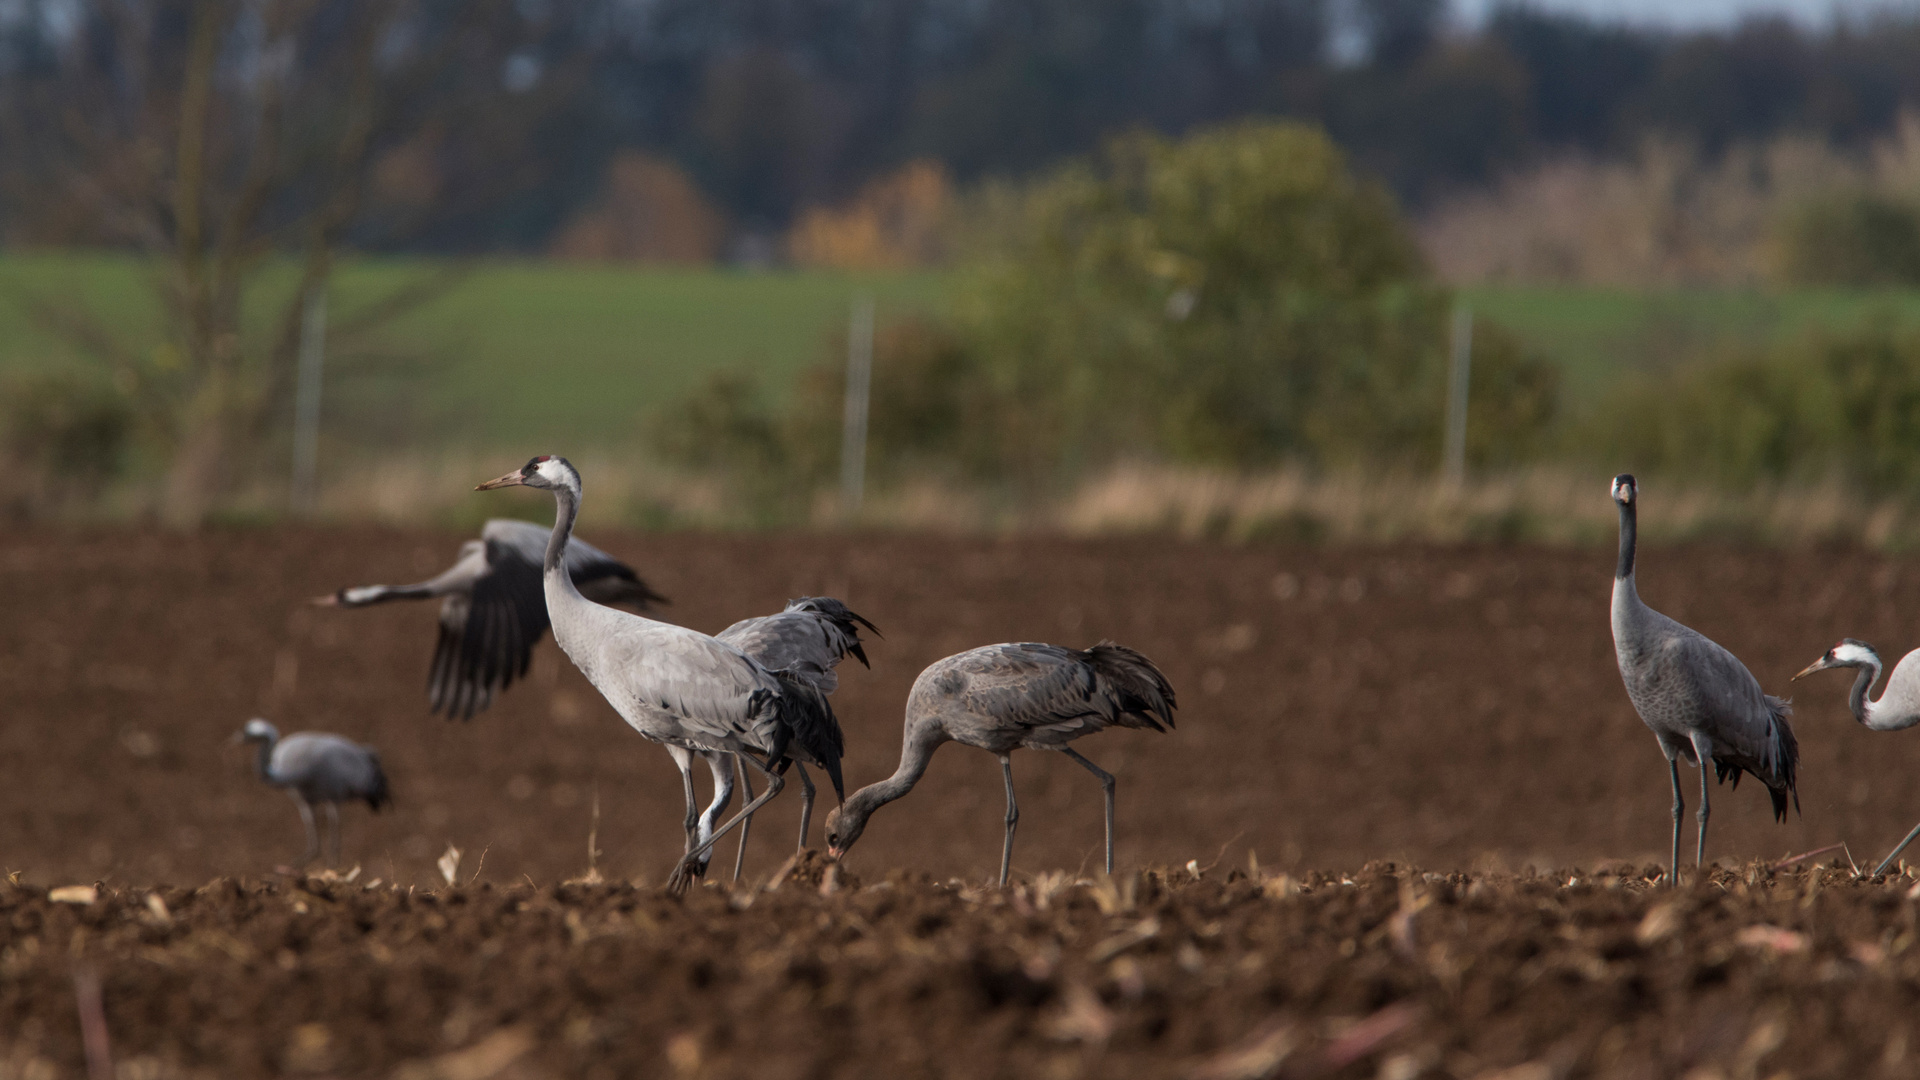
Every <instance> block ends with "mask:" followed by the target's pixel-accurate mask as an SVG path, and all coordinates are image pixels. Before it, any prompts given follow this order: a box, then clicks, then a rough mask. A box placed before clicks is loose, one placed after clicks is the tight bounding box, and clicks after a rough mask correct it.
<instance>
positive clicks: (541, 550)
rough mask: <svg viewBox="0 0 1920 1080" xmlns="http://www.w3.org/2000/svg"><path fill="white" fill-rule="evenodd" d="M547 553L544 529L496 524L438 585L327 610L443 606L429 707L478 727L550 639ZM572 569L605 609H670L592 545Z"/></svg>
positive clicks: (380, 588) (333, 601)
mask: <svg viewBox="0 0 1920 1080" xmlns="http://www.w3.org/2000/svg"><path fill="white" fill-rule="evenodd" d="M546 545H547V530H546V529H545V528H542V527H541V526H539V525H535V524H534V523H532V522H530V521H516V520H512V519H509V518H494V519H493V520H491V521H488V522H487V523H486V525H485V526H484V527H483V528H482V529H481V530H480V539H478V540H469V541H467V542H466V543H464V544H462V545H461V546H460V557H459V559H457V560H456V561H455V562H454V564H453V565H452V566H451V567H448V568H447V569H446V570H445V571H444V572H442V573H441V574H440V575H439V576H437V577H434V578H431V579H429V580H427V581H423V582H420V583H418V584H414V585H359V586H350V587H347V588H343V589H340V590H339V591H338V592H335V593H334V594H333V595H332V596H326V597H321V598H320V599H319V601H318V602H319V603H322V604H329V605H334V606H338V607H368V606H371V605H374V604H381V603H386V602H388V601H392V600H425V599H432V598H435V597H438V598H439V599H440V635H439V641H438V644H437V645H436V646H435V648H434V653H433V662H432V663H431V664H430V665H429V667H428V673H427V700H428V703H429V705H430V707H431V709H432V711H433V712H436V713H445V714H446V716H447V717H448V718H449V719H453V718H456V717H457V718H459V719H462V720H465V719H469V718H471V717H472V716H474V715H475V714H477V713H480V712H483V711H485V710H486V708H487V707H488V706H490V705H492V704H493V699H494V696H495V695H497V694H499V693H500V692H502V691H504V690H505V689H506V688H507V687H509V686H511V685H512V684H513V682H514V680H515V679H517V678H520V677H522V676H524V675H525V674H526V673H527V666H528V664H529V663H531V662H532V659H533V647H534V646H535V645H538V644H539V643H540V638H541V635H543V634H545V633H546V632H547V625H548V620H547V604H546V596H545V594H544V592H543V591H542V589H541V585H540V568H541V564H542V560H543V558H544V556H545V552H546ZM567 568H568V570H569V571H570V572H571V573H572V575H573V581H574V585H575V586H576V587H577V588H578V589H579V590H580V591H581V593H582V594H583V595H585V596H587V597H588V598H589V599H592V600H594V601H597V602H599V603H603V604H631V605H633V606H635V607H638V608H639V609H641V610H648V609H649V608H650V607H651V606H652V605H654V604H662V603H665V602H666V597H664V596H661V595H660V594H659V593H657V592H655V591H654V590H653V589H652V588H651V587H649V586H648V585H647V583H646V582H644V581H642V580H640V577H639V575H637V574H635V573H634V572H633V569H632V568H631V567H629V566H627V565H626V564H625V563H623V562H621V561H620V560H618V559H616V558H614V557H613V556H611V555H609V554H607V553H606V552H604V551H601V550H600V549H599V548H596V547H594V546H593V545H591V544H588V543H586V542H585V541H581V540H576V541H574V542H573V543H572V544H571V545H570V546H569V547H568V550H567Z"/></svg>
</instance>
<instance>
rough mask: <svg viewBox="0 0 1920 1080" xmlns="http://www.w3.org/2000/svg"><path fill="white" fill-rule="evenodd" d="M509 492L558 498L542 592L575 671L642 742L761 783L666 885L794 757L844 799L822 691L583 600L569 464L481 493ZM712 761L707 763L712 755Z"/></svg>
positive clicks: (677, 629)
mask: <svg viewBox="0 0 1920 1080" xmlns="http://www.w3.org/2000/svg"><path fill="white" fill-rule="evenodd" d="M516 486H525V487H534V488H540V489H543V490H547V491H551V492H553V499H554V509H555V513H554V522H553V532H552V534H551V536H549V538H548V541H547V548H546V552H545V555H544V557H543V559H542V564H541V565H542V569H541V584H542V588H543V590H544V591H545V594H546V600H547V614H548V617H549V618H550V619H551V621H552V624H553V637H554V640H555V641H557V642H558V643H559V645H560V648H561V650H562V651H564V652H565V653H566V654H567V657H568V658H569V659H571V660H572V661H573V663H574V666H576V667H578V668H579V669H580V672H581V674H583V675H585V676H586V677H587V681H588V682H591V683H592V684H593V685H594V688H595V689H597V690H599V691H600V693H601V696H603V697H605V698H606V699H607V703H608V704H609V705H612V706H613V708H614V711H615V712H617V713H619V714H620V716H621V718H622V719H624V720H626V722H627V723H628V724H629V725H631V726H632V727H633V729H634V730H635V731H638V732H639V733H640V734H641V735H643V736H645V737H646V738H648V739H651V740H652V741H654V742H657V743H661V744H663V745H665V746H666V747H667V748H668V749H669V750H679V751H685V752H688V753H697V754H703V755H712V754H737V755H739V757H740V759H741V760H743V761H746V762H747V763H748V764H750V765H751V766H752V767H753V768H755V769H758V770H760V772H761V773H762V774H764V775H765V776H766V778H767V789H766V791H765V792H764V793H762V794H761V795H760V797H759V798H757V799H754V800H752V801H750V802H748V803H747V805H746V807H745V808H744V809H742V810H741V811H740V813H739V814H736V815H734V817H733V819H732V820H731V821H729V822H727V823H726V824H725V825H722V826H720V827H719V828H717V829H714V830H713V831H712V832H711V833H710V834H709V835H707V836H705V837H703V838H701V839H700V842H699V843H698V844H697V845H696V844H691V843H690V844H689V848H690V850H689V851H687V853H686V854H685V855H684V856H683V857H682V858H681V860H680V861H679V863H677V864H676V865H675V866H674V869H673V874H672V875H671V876H670V877H669V879H668V885H669V887H670V888H671V889H673V890H674V891H682V890H684V889H685V888H686V887H687V885H688V884H690V883H691V881H692V879H693V877H694V876H695V875H697V874H698V873H699V872H700V870H701V869H703V868H704V866H705V859H706V853H707V851H708V850H710V849H711V847H712V845H713V843H714V841H716V840H718V839H719V838H720V837H722V836H724V835H726V834H727V833H728V832H729V831H731V830H732V829H733V827H734V826H735V825H738V824H739V823H740V821H741V819H742V818H743V817H745V816H747V815H750V814H751V813H752V812H753V811H755V810H757V809H759V808H760V807H761V806H762V805H764V804H765V803H766V801H767V800H769V799H771V798H773V797H774V796H776V795H778V794H779V793H780V789H781V788H782V787H783V786H784V782H783V781H782V779H781V777H780V773H779V772H778V771H777V770H778V769H780V768H783V767H784V766H785V764H786V762H787V761H788V760H789V759H792V760H795V761H799V762H802V763H805V764H809V765H817V766H819V767H820V768H822V769H824V770H825V771H826V773H827V778H828V779H829V780H831V781H833V786H834V792H835V793H836V794H837V795H840V796H841V797H843V798H844V795H845V792H844V789H843V787H842V783H841V779H840V756H841V752H842V750H843V741H842V737H841V734H840V723H839V721H838V720H836V719H835V718H834V715H833V709H832V707H831V706H829V705H828V704H827V699H826V696H825V695H824V694H822V693H820V692H819V691H818V690H816V689H814V688H813V686H811V685H810V684H808V683H807V682H805V681H804V680H802V679H799V678H796V677H794V676H793V675H792V674H790V673H788V672H783V671H769V670H768V669H767V668H765V667H763V666H761V665H760V664H759V663H758V662H756V661H755V660H753V659H752V658H751V657H749V656H748V655H747V654H746V653H744V652H742V651H741V650H740V649H739V648H738V647H737V646H734V645H729V644H727V643H726V642H723V641H720V640H718V639H716V638H713V637H709V636H708V635H706V634H702V633H700V632H699V631H697V630H689V629H687V628H686V627H684V626H674V625H672V624H671V623H663V622H658V621H656V620H653V619H649V618H646V617H645V616H642V615H634V614H630V613H628V612H624V611H618V610H616V609H614V608H610V607H606V606H604V605H601V604H596V603H594V602H593V601H591V600H588V599H587V598H586V597H584V596H582V595H581V594H580V590H579V589H578V588H577V587H575V585H574V583H573V578H572V576H571V575H570V574H568V573H567V572H566V570H565V569H563V567H564V566H565V565H566V563H565V560H566V552H567V543H568V538H569V537H570V536H571V535H572V533H573V523H574V519H575V518H576V517H577V516H578V515H579V513H580V497H581V483H580V473H579V472H578V471H577V470H576V469H574V467H573V466H572V465H571V464H569V463H568V462H567V459H565V458H561V457H549V456H546V455H542V456H540V457H536V458H534V459H533V460H531V461H529V462H527V463H526V465H524V466H522V467H521V468H520V469H519V470H517V471H515V472H510V473H508V474H506V475H505V476H501V477H498V478H496V479H493V480H489V481H487V482H486V483H484V484H481V485H480V486H479V487H478V489H477V490H480V491H488V490H492V489H494V488H503V487H516ZM756 755H758V756H756ZM675 756H676V760H678V757H679V755H678V754H676V755H675ZM708 762H709V766H710V767H711V766H712V765H713V758H711V757H709V758H708ZM715 780H716V782H718V780H719V771H718V769H716V771H715Z"/></svg>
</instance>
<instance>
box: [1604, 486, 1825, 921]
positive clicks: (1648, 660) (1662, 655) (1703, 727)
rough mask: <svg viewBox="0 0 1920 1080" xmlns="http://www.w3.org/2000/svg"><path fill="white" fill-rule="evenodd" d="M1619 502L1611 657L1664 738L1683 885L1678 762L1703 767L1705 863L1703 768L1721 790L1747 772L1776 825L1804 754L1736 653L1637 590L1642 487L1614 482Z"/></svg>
mask: <svg viewBox="0 0 1920 1080" xmlns="http://www.w3.org/2000/svg"><path fill="white" fill-rule="evenodd" d="M1613 501H1614V502H1615V503H1618V504H1619V506H1620V561H1619V563H1618V565H1617V567H1616V568H1615V570H1614V575H1613V651H1614V655H1615V656H1616V657H1617V658H1618V660H1619V661H1620V678H1621V680H1622V681H1624V682H1625V683H1626V685H1627V697H1628V698H1629V699H1631V700H1632V701H1633V708H1634V711H1636V712H1638V713H1639V714H1640V719H1641V720H1643V721H1645V722H1646V725H1647V727H1649V728H1651V729H1653V734H1654V737H1655V738H1657V739H1659V740H1660V750H1661V752H1662V753H1664V754H1666V755H1667V774H1668V777H1669V778H1670V779H1671V780H1672V782H1673V856H1672V863H1671V865H1672V872H1671V874H1670V880H1669V882H1668V884H1670V885H1671V884H1678V882H1679V880H1680V815H1681V814H1682V813H1683V812H1684V811H1685V810H1686V804H1685V800H1684V799H1682V797H1681V795H1680V766H1679V760H1680V759H1681V758H1683V757H1684V758H1685V759H1686V761H1687V764H1689V765H1694V766H1697V767H1698V768H1699V769H1700V811H1699V815H1698V816H1699V822H1700V831H1699V837H1698V840H1697V841H1696V847H1695V849H1694V854H1693V864H1694V865H1695V866H1699V865H1700V864H1701V862H1702V859H1703V858H1704V856H1705V852H1706V849H1707V816H1708V813H1709V809H1708V802H1707V762H1708V761H1709V760H1711V761H1712V762H1713V769H1714V773H1715V775H1716V776H1717V777H1718V779H1719V780H1720V782H1722V783H1724V782H1725V781H1726V779H1727V777H1728V775H1731V776H1732V777H1733V786H1734V788H1735V789H1738V788H1739V786H1740V774H1741V773H1742V772H1749V773H1752V774H1753V777H1754V779H1756V780H1758V781H1760V782H1761V783H1763V784H1765V785H1766V786H1767V793H1768V794H1769V795H1771V796H1772V798H1773V817H1774V820H1775V821H1785V820H1786V818H1787V797H1788V796H1789V795H1791V796H1792V797H1793V806H1794V809H1795V811H1798V810H1799V808H1800V793H1799V791H1798V790H1797V789H1796V788H1795V786H1794V775H1793V774H1794V769H1795V767H1796V766H1797V765H1798V764H1799V760H1800V748H1799V744H1797V743H1796V742H1795V741H1794V738H1793V728H1791V727H1790V726H1788V724H1787V714H1788V713H1789V712H1790V711H1791V710H1790V709H1789V708H1788V706H1787V703H1786V702H1785V701H1783V700H1781V699H1780V698H1777V697H1773V696H1771V695H1769V694H1766V693H1763V692H1762V691H1761V689H1760V683H1759V682H1758V681H1756V680H1755V679H1754V677H1753V674H1752V673H1751V672H1749V671H1748V670H1747V667H1746V665H1745V664H1742V663H1741V662H1740V661H1739V660H1738V659H1737V658H1736V657H1735V656H1734V655H1733V654H1732V653H1730V652H1728V651H1727V650H1725V649H1723V648H1721V647H1720V646H1718V645H1716V644H1714V643H1713V642H1711V641H1709V640H1707V639H1706V637H1704V636H1702V635H1701V634H1699V633H1697V632H1695V631H1693V630H1689V629H1688V628H1686V627H1684V626H1682V625H1680V624H1679V623H1677V622H1675V621H1673V620H1672V619H1669V618H1667V617H1666V616H1665V615H1662V614H1660V613H1659V612H1657V611H1655V610H1653V609H1652V608H1650V607H1648V606H1647V605H1646V604H1645V603H1643V602H1641V600H1640V590H1639V589H1638V587H1636V586H1635V584H1634V565H1633V557H1634V547H1635V543H1636V529H1637V521H1638V503H1639V490H1638V489H1637V488H1636V487H1635V486H1634V482H1633V477H1632V476H1629V475H1626V474H1624V473H1623V474H1621V475H1620V476H1616V477H1614V478H1613Z"/></svg>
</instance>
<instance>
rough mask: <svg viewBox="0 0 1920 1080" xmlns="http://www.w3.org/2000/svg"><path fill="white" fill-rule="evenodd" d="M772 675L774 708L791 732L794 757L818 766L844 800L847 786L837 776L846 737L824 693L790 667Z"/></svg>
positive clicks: (843, 800) (836, 793)
mask: <svg viewBox="0 0 1920 1080" xmlns="http://www.w3.org/2000/svg"><path fill="white" fill-rule="evenodd" d="M773 677H774V678H775V679H777V680H779V683H780V696H779V697H778V698H777V699H775V700H776V704H775V707H776V708H777V709H779V710H780V720H781V723H782V725H783V726H784V727H786V729H787V730H788V731H789V732H790V733H791V737H792V739H793V746H794V748H795V749H797V750H798V751H799V753H797V754H794V755H793V756H794V757H796V758H798V759H799V760H801V761H803V762H805V763H807V764H810V765H818V766H820V768H821V769H822V770H824V771H825V772H826V774H827V779H828V780H831V781H833V791H834V794H835V795H837V796H839V798H840V801H842V802H845V801H846V798H847V788H846V783H845V782H844V781H843V780H842V779H841V778H840V758H841V756H842V755H843V754H845V753H846V739H845V737H844V736H843V735H842V734H841V732H840V719H839V717H837V716H835V715H833V706H832V705H830V704H828V702H827V695H825V694H822V693H821V692H820V691H818V690H815V689H814V688H813V684H812V683H810V682H808V681H807V680H806V679H804V678H802V677H801V676H800V674H798V673H796V672H795V671H794V670H793V669H791V668H781V669H780V670H778V671H775V672H773ZM769 764H771V762H770V763H769Z"/></svg>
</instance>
